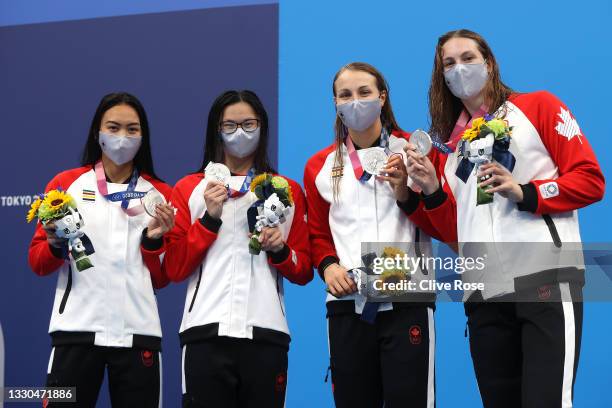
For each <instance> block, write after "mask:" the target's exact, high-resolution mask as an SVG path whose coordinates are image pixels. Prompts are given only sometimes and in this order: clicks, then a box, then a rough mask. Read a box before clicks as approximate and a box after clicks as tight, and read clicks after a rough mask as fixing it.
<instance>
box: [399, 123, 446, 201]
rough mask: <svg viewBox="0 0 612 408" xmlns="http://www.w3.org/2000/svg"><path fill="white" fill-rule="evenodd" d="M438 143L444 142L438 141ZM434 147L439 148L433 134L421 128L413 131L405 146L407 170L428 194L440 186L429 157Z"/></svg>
mask: <svg viewBox="0 0 612 408" xmlns="http://www.w3.org/2000/svg"><path fill="white" fill-rule="evenodd" d="M436 143H437V142H436ZM438 145H442V144H441V143H438ZM442 146H445V145H442ZM432 147H436V148H437V149H439V148H438V146H436V144H434V141H433V140H432V138H431V136H429V134H428V133H427V132H425V131H423V130H420V129H417V130H415V131H414V132H412V134H411V135H410V139H409V142H408V144H407V145H406V146H405V147H404V152H405V153H406V164H407V167H406V172H407V174H408V176H410V178H411V179H412V181H413V182H414V183H415V184H416V185H417V186H418V187H419V188H420V189H421V190H423V193H424V194H426V195H430V194H433V193H435V192H436V190H438V188H439V187H440V182H439V181H438V176H437V174H436V169H435V168H434V166H433V164H432V163H431V160H429V157H428V154H429V153H430V152H431V149H432ZM445 147H446V149H450V148H449V147H448V146H445ZM439 150H440V149H439Z"/></svg>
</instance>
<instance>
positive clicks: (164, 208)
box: [147, 204, 174, 239]
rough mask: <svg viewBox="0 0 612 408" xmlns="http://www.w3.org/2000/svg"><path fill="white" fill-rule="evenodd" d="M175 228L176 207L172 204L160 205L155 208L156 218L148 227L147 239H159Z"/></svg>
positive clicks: (152, 219)
mask: <svg viewBox="0 0 612 408" xmlns="http://www.w3.org/2000/svg"><path fill="white" fill-rule="evenodd" d="M173 227H174V207H172V206H171V205H170V204H159V205H158V206H157V207H156V208H155V217H153V218H151V221H149V225H148V226H147V238H150V239H159V238H161V237H162V236H163V235H164V234H165V233H166V232H168V231H170V230H171V229H172V228H173Z"/></svg>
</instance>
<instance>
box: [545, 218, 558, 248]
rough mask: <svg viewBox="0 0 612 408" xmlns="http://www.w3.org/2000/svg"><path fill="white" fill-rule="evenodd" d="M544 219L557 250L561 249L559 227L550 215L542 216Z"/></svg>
mask: <svg viewBox="0 0 612 408" xmlns="http://www.w3.org/2000/svg"><path fill="white" fill-rule="evenodd" d="M542 218H544V222H546V226H547V227H548V231H549V232H550V236H551V238H552V240H553V243H554V244H555V246H556V247H557V248H561V245H562V243H561V238H560V237H559V232H558V231H557V226H556V225H555V222H554V221H553V219H552V217H551V216H550V215H549V214H544V215H542Z"/></svg>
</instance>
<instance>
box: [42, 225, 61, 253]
mask: <svg viewBox="0 0 612 408" xmlns="http://www.w3.org/2000/svg"><path fill="white" fill-rule="evenodd" d="M42 228H43V229H44V230H45V232H46V233H47V242H48V243H49V245H51V246H52V247H55V248H61V247H62V245H63V244H64V242H66V238H59V237H58V236H57V235H55V230H56V229H57V228H56V227H55V224H54V223H53V221H51V222H48V223H46V224H43V226H42Z"/></svg>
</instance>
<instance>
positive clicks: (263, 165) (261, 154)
mask: <svg viewBox="0 0 612 408" xmlns="http://www.w3.org/2000/svg"><path fill="white" fill-rule="evenodd" d="M239 102H245V103H248V104H249V105H250V106H251V108H253V110H254V111H255V114H256V115H257V118H258V119H259V127H260V130H259V144H258V145H257V149H256V150H255V158H254V160H253V166H254V167H255V172H256V173H258V174H259V173H264V172H268V173H275V172H276V171H275V170H274V168H272V166H271V165H270V160H269V159H268V114H267V113H266V109H265V108H264V106H263V104H262V103H261V100H260V99H259V97H258V96H257V94H255V92H253V91H249V90H242V91H236V90H231V91H225V92H223V93H222V94H221V95H219V96H218V97H217V99H215V101H214V102H213V104H212V106H211V107H210V112H208V124H207V125H206V142H205V145H204V160H203V162H202V166H201V167H200V169H199V170H198V173H201V172H203V171H204V169H205V168H206V165H207V164H208V163H209V162H211V161H212V162H215V163H220V162H223V154H224V153H223V140H222V139H221V136H220V135H219V133H220V126H221V121H222V120H223V113H224V112H225V108H227V107H228V106H230V105H233V104H235V103H239Z"/></svg>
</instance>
